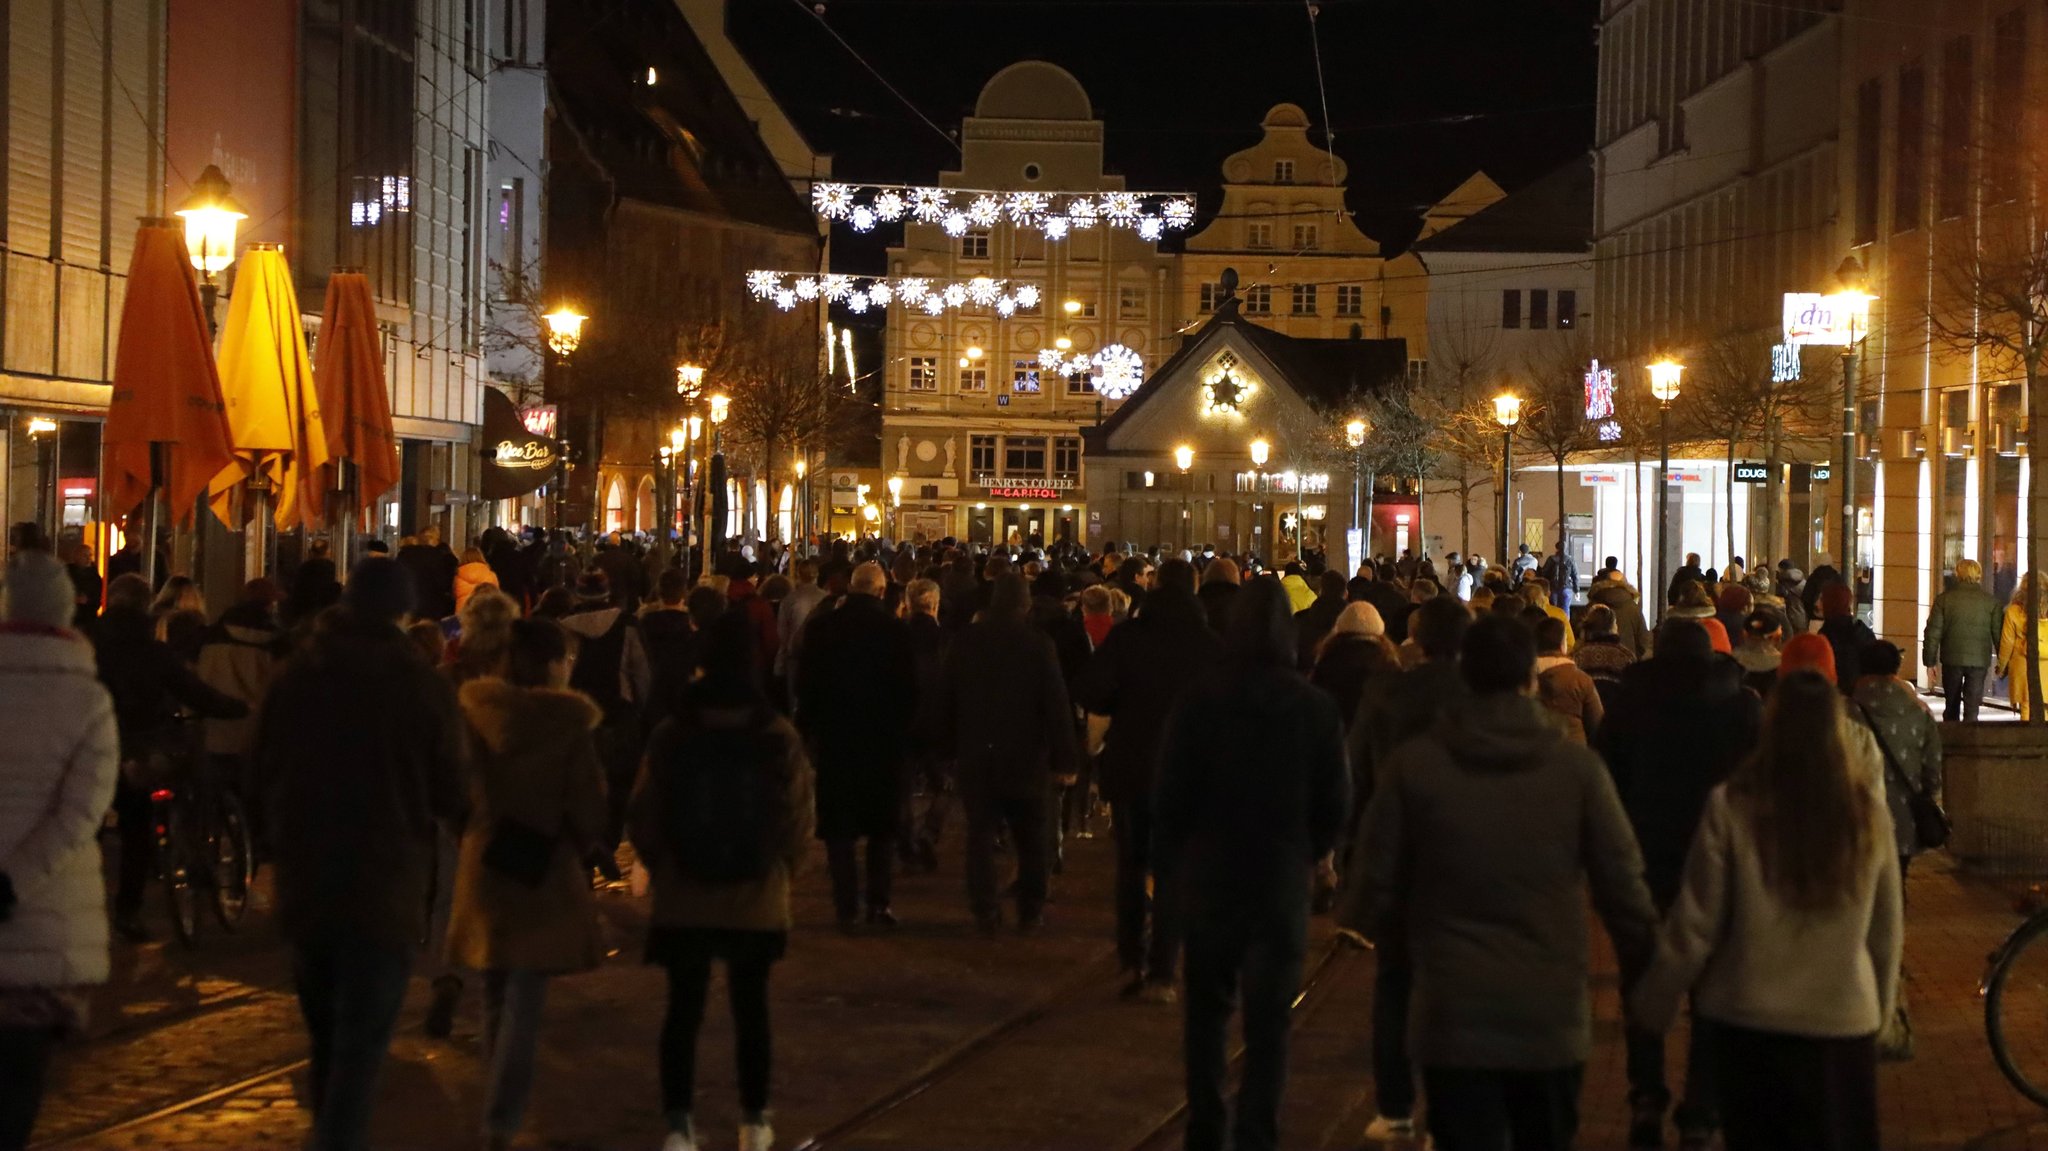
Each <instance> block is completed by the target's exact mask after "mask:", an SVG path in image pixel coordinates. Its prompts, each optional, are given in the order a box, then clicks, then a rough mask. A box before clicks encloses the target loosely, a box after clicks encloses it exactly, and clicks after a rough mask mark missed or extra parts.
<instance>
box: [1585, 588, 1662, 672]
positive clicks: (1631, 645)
mask: <svg viewBox="0 0 2048 1151" xmlns="http://www.w3.org/2000/svg"><path fill="white" fill-rule="evenodd" d="M1586 602H1587V603H1588V604H1596V603H1599V604H1606V605H1607V606H1608V607H1609V608H1610V609H1612V610H1613V612H1614V633H1615V635H1617V636H1619V637H1620V638H1621V646H1623V647H1625V648H1627V649H1628V650H1629V651H1630V652H1633V653H1634V654H1635V657H1636V658H1637V659H1641V658H1642V657H1643V656H1645V655H1648V654H1649V652H1650V627H1649V625H1648V624H1647V623H1645V622H1644V621H1643V601H1642V600H1641V599H1640V598H1638V597H1637V596H1636V593H1635V592H1634V590H1632V589H1631V588H1630V587H1629V586H1628V585H1627V584H1625V583H1621V582H1618V581H1616V580H1598V581H1596V582H1595V583H1594V584H1593V590H1592V591H1589V592H1587V593H1586Z"/></svg>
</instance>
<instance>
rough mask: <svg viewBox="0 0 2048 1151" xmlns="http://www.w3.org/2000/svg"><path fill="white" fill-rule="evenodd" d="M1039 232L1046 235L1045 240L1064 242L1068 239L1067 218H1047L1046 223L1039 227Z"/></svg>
mask: <svg viewBox="0 0 2048 1151" xmlns="http://www.w3.org/2000/svg"><path fill="white" fill-rule="evenodd" d="M1039 230H1040V231H1043V232H1044V233H1045V238H1046V239H1048V240H1064V239H1066V238H1067V218H1066V217H1065V216H1047V217H1046V218H1045V223H1043V224H1040V225H1039Z"/></svg>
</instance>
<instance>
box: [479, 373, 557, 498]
mask: <svg viewBox="0 0 2048 1151" xmlns="http://www.w3.org/2000/svg"><path fill="white" fill-rule="evenodd" d="M560 451H561V448H560V446H559V445H558V444H557V443H556V442H555V440H554V439H553V438H552V437H549V436H539V435H535V434H534V433H532V432H530V431H528V430H527V429H526V425H525V423H524V422H523V421H522V420H521V418H520V412H519V409H517V408H515V407H513V406H512V401H511V400H510V399H508V398H507V397H506V395H505V393H503V392H501V391H499V390H497V389H496V388H485V389H484V438H483V445H482V451H481V454H482V456H483V464H484V469H483V482H482V483H481V484H480V485H479V487H480V489H481V490H480V492H479V494H480V495H482V496H483V498H484V499H487V500H509V499H512V498H513V497H515V496H523V495H525V494H526V493H528V492H530V491H533V490H534V489H535V488H538V487H540V486H541V485H542V484H545V483H547V482H548V481H549V480H551V479H553V478H554V475H555V466H556V464H557V463H559V462H560V458H561V457H560Z"/></svg>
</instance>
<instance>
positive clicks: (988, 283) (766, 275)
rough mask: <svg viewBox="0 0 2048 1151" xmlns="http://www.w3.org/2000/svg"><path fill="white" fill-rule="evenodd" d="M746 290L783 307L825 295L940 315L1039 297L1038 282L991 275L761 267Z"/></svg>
mask: <svg viewBox="0 0 2048 1151" xmlns="http://www.w3.org/2000/svg"><path fill="white" fill-rule="evenodd" d="M747 292H748V294H750V295H752V296H753V297H754V298H755V299H757V300H766V301H768V302H770V303H772V304H774V305H775V306H776V307H778V308H780V309H782V310H783V311H785V312H787V311H789V310H791V309H793V308H795V307H796V306H797V304H798V303H799V302H808V301H812V300H824V301H825V302H827V303H831V304H844V305H846V307H847V309H848V310H849V311H853V312H865V311H867V310H868V309H869V308H886V307H888V306H889V305H890V304H901V305H902V306H904V307H906V308H915V309H918V310H919V311H922V312H924V313H925V314H927V315H932V316H940V315H944V314H945V313H946V312H947V311H948V310H949V309H961V308H986V309H988V310H990V311H992V312H994V313H995V314H996V315H998V316H1001V317H1002V318H1004V319H1008V318H1010V317H1011V316H1013V315H1015V314H1016V313H1017V312H1018V311H1020V310H1022V311H1027V312H1028V311H1030V310H1031V309H1033V308H1036V307H1037V306H1038V304H1039V301H1040V300H1041V299H1043V298H1044V293H1043V291H1042V289H1040V288H1039V286H1038V285H1037V284H1034V283H1021V282H1018V281H1014V280H1001V279H996V278H994V277H991V276H975V277H972V278H970V279H966V280H956V281H940V280H933V279H929V278H927V277H924V276H846V275H838V274H827V275H818V274H816V273H812V272H771V271H766V270H761V269H756V270H755V271H751V272H748V273H747Z"/></svg>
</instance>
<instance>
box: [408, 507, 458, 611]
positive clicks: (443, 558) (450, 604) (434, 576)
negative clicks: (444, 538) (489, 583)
mask: <svg viewBox="0 0 2048 1151" xmlns="http://www.w3.org/2000/svg"><path fill="white" fill-rule="evenodd" d="M392 558H393V559H394V560H396V561H397V562H398V565H399V566H400V567H403V568H404V569H405V570H406V571H408V572H410V573H412V579H413V587H414V589H415V590H414V593H413V594H414V596H415V597H416V602H415V603H414V604H413V608H414V612H413V614H415V615H417V616H419V617H420V618H421V619H446V618H448V617H449V616H451V615H454V614H455V572H456V569H457V568H459V567H460V566H461V563H460V561H458V560H457V559H456V558H455V553H454V552H453V551H451V550H449V548H448V545H447V544H444V543H442V542H441V529H440V528H439V527H438V526H436V525H434V524H428V525H427V526H426V528H425V530H423V531H421V532H420V534H419V538H418V539H417V540H416V541H415V542H413V543H409V544H404V545H402V546H401V547H400V548H399V549H398V554H397V555H395V556H393V557H392Z"/></svg>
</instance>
